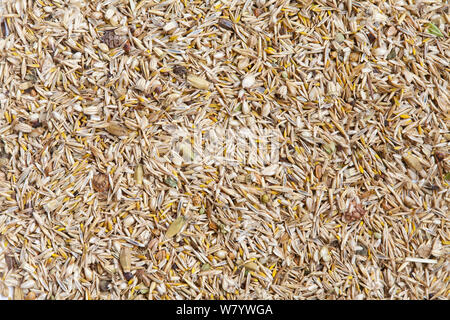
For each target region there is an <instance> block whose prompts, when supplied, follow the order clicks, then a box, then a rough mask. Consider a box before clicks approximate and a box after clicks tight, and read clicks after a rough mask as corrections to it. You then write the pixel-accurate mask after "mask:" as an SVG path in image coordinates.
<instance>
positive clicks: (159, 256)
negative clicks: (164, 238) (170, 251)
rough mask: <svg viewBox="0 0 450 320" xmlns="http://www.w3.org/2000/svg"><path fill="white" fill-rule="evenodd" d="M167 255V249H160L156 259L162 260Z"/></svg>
mask: <svg viewBox="0 0 450 320" xmlns="http://www.w3.org/2000/svg"><path fill="white" fill-rule="evenodd" d="M165 257H166V250H164V249H162V250H160V251H158V253H157V254H156V255H155V259H156V260H158V261H162V260H163V259H164V258H165Z"/></svg>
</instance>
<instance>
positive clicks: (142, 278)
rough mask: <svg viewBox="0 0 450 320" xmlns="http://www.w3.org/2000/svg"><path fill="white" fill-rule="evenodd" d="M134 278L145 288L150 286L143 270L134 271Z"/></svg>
mask: <svg viewBox="0 0 450 320" xmlns="http://www.w3.org/2000/svg"><path fill="white" fill-rule="evenodd" d="M136 278H138V279H139V280H140V281H142V283H143V284H144V285H145V286H146V287H149V286H150V279H149V278H148V277H147V275H146V272H145V271H144V269H139V270H137V271H136Z"/></svg>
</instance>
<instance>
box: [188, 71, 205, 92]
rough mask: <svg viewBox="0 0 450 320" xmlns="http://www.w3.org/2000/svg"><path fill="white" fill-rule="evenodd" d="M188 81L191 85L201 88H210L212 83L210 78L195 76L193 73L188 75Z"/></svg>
mask: <svg viewBox="0 0 450 320" xmlns="http://www.w3.org/2000/svg"><path fill="white" fill-rule="evenodd" d="M187 81H188V82H189V84H190V85H191V86H193V87H194V88H197V89H201V90H208V89H209V86H210V83H209V81H208V80H206V79H203V78H200V77H197V76H194V75H193V74H190V75H188V76H187Z"/></svg>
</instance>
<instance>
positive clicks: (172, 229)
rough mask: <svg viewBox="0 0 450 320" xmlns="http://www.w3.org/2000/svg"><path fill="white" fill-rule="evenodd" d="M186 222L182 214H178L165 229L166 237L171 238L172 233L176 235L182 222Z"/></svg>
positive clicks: (181, 226) (182, 224)
mask: <svg viewBox="0 0 450 320" xmlns="http://www.w3.org/2000/svg"><path fill="white" fill-rule="evenodd" d="M185 223H186V219H185V217H184V216H179V217H178V218H176V219H175V220H174V221H173V222H172V224H171V225H170V227H169V228H168V229H167V232H166V238H171V237H173V236H174V235H176V234H177V233H178V232H180V230H181V228H183V226H184V224H185Z"/></svg>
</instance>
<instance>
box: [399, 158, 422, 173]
mask: <svg viewBox="0 0 450 320" xmlns="http://www.w3.org/2000/svg"><path fill="white" fill-rule="evenodd" d="M403 160H404V161H405V162H406V164H407V165H408V166H409V167H411V168H413V169H414V170H417V171H419V172H420V171H422V169H423V167H422V164H421V163H420V161H419V159H418V158H417V157H416V156H413V155H410V154H404V155H403Z"/></svg>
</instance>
